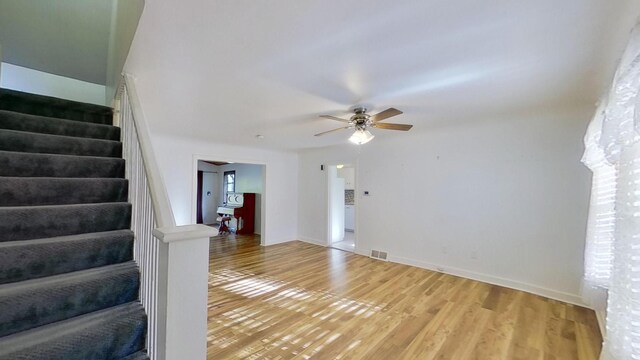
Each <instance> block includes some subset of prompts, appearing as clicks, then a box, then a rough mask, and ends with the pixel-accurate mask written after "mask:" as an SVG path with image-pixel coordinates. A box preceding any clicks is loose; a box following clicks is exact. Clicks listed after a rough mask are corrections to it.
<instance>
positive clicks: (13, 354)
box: [0, 304, 147, 360]
mask: <svg viewBox="0 0 640 360" xmlns="http://www.w3.org/2000/svg"><path fill="white" fill-rule="evenodd" d="M120 309H126V310H127V311H121V310H120ZM146 321H147V318H146V315H145V314H144V311H143V310H142V307H141V306H140V305H139V304H125V305H120V306H118V307H116V308H112V309H107V310H102V311H99V312H96V313H93V314H88V315H83V316H80V317H77V318H74V319H70V320H66V321H63V322H59V323H55V324H50V325H45V326H44V327H41V328H36V329H33V330H28V331H26V332H23V333H18V334H14V335H10V336H8V337H6V338H4V339H0V360H9V359H11V360H14V359H42V360H45V359H65V360H104V359H121V358H123V357H125V356H127V355H129V354H133V353H135V352H137V351H140V350H142V349H144V340H145V335H146Z"/></svg>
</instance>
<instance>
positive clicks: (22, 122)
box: [0, 110, 120, 141]
mask: <svg viewBox="0 0 640 360" xmlns="http://www.w3.org/2000/svg"><path fill="white" fill-rule="evenodd" d="M0 129H7V130H17V131H26V132H34V133H40V134H50V135H64V136H74V137H83V138H91V139H102V140H115V141H119V140H120V128H118V127H115V126H109V125H100V124H92V123H84V122H79V121H73V120H63V119H56V118H49V117H43V116H35V115H27V114H21V113H15V112H11V111H4V110H0Z"/></svg>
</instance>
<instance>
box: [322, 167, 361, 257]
mask: <svg viewBox="0 0 640 360" xmlns="http://www.w3.org/2000/svg"><path fill="white" fill-rule="evenodd" d="M355 170H356V169H355V166H353V165H350V164H339V165H332V166H329V167H328V176H329V181H328V184H329V189H328V190H329V222H330V224H329V245H330V246H331V247H333V248H336V249H340V250H345V251H350V252H354V251H355V243H356V233H355V231H356V226H355V215H356V201H355V200H356V199H355V189H356V182H355V180H356V176H355V173H356V171H355Z"/></svg>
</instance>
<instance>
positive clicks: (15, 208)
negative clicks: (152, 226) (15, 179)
mask: <svg viewBox="0 0 640 360" xmlns="http://www.w3.org/2000/svg"><path fill="white" fill-rule="evenodd" d="M115 205H128V206H131V203H130V202H128V201H114V202H99V203H86V204H60V205H24V206H0V210H18V209H25V208H34V209H44V208H55V209H59V208H61V207H90V206H115Z"/></svg>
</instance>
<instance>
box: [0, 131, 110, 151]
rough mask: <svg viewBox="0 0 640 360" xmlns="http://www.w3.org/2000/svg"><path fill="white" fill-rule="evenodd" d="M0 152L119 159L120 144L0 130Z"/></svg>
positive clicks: (108, 141)
mask: <svg viewBox="0 0 640 360" xmlns="http://www.w3.org/2000/svg"><path fill="white" fill-rule="evenodd" d="M0 150H5V151H19V152H29V153H40V154H64V155H78V156H103V157H121V156H122V143H120V142H118V141H110V140H96V139H83V138H74V137H68V136H57V135H46V134H36V133H28V132H21V131H13V130H2V129H0Z"/></svg>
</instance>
